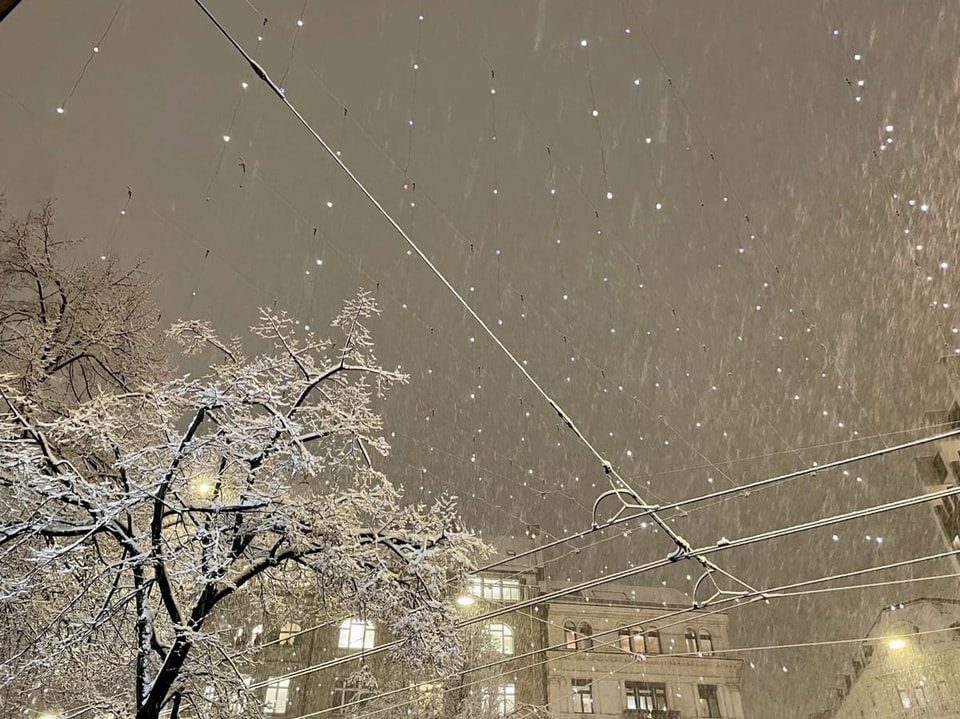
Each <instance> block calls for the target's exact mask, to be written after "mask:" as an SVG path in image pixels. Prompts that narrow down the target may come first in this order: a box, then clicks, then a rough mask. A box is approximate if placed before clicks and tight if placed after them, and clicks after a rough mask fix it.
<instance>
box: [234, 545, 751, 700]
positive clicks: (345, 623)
mask: <svg viewBox="0 0 960 719" xmlns="http://www.w3.org/2000/svg"><path fill="white" fill-rule="evenodd" d="M565 588H566V585H564V584H562V583H555V582H554V583H551V582H544V581H543V577H542V573H541V572H540V570H539V569H538V568H537V566H536V557H535V556H532V557H530V558H529V561H527V562H523V561H519V562H516V563H509V564H505V565H503V566H500V567H497V568H496V569H493V570H488V571H485V572H482V573H480V574H478V575H476V576H474V577H472V578H471V579H470V582H469V584H468V587H467V592H466V593H465V594H464V595H462V596H460V597H458V598H457V606H458V611H460V612H462V614H463V616H464V618H470V617H475V616H480V615H483V614H486V613H488V612H490V611H491V610H500V609H504V608H509V607H510V606H511V605H513V604H515V603H517V602H521V601H524V600H528V599H531V598H536V597H540V596H545V595H546V596H549V593H553V592H555V591H556V590H563V589H565ZM670 615H673V618H671V619H667V618H666V617H668V616H670ZM302 624H303V623H301V622H298V621H291V620H290V619H289V618H288V619H287V620H286V621H284V622H280V623H278V624H276V625H275V626H267V627H262V626H260V625H257V626H255V627H253V628H251V629H244V628H241V627H238V631H239V632H240V634H239V635H238V640H239V641H250V640H251V639H252V638H253V637H252V636H251V633H252V634H253V635H255V636H256V638H255V639H253V640H254V641H257V642H260V643H261V646H262V652H261V656H262V664H261V665H260V666H258V667H257V668H256V672H255V674H256V679H254V680H251V681H252V682H253V686H255V687H257V688H258V693H259V694H260V695H261V696H262V699H263V702H264V704H265V707H266V715H267V716H268V717H271V716H272V717H288V718H295V717H301V716H304V715H310V716H317V717H320V716H378V715H383V716H390V717H394V716H399V715H403V716H407V717H447V716H450V717H452V716H457V715H461V714H464V713H465V711H464V710H465V709H467V710H469V711H467V712H466V713H467V714H469V715H470V716H474V717H491V718H496V717H498V716H515V717H518V718H521V719H522V718H524V717H546V716H551V717H556V718H557V719H574V718H576V719H583V715H596V716H597V717H598V719H599V718H603V717H617V718H618V719H692V718H694V717H726V718H728V719H742V718H743V716H744V715H743V708H742V705H741V699H740V677H741V660H739V659H735V658H732V657H728V656H725V655H724V649H725V648H726V647H727V646H728V638H727V616H726V614H722V613H710V612H705V611H696V610H691V608H690V604H689V599H688V598H687V597H685V596H684V595H683V594H682V593H680V592H678V591H675V590H670V589H666V588H662V587H627V586H606V587H604V588H602V589H596V590H591V591H588V592H580V593H575V594H569V595H565V596H563V597H561V598H559V599H553V600H550V601H544V602H541V603H537V604H534V605H532V606H527V607H525V608H523V609H521V610H519V611H511V612H508V613H505V614H503V615H501V616H498V617H495V618H493V619H491V620H490V621H487V622H477V623H476V625H474V627H473V630H472V631H473V632H474V634H473V635H472V636H471V637H469V638H468V643H470V642H473V648H472V649H471V650H469V651H471V652H472V654H471V662H472V663H473V666H472V667H471V668H469V669H468V670H467V671H466V672H464V673H463V674H462V675H460V676H458V677H457V678H455V679H454V680H449V679H448V680H446V681H444V682H440V681H438V680H436V679H431V678H430V677H428V676H426V675H423V674H417V673H414V672H409V671H406V670H404V669H402V668H400V667H398V666H397V665H395V664H393V663H392V662H391V661H390V659H389V655H388V654H387V653H377V654H372V655H370V656H366V653H367V652H369V651H370V650H372V649H374V648H375V647H378V646H381V645H382V644H384V643H385V642H389V641H390V640H391V638H390V637H389V636H387V635H385V634H384V633H383V631H382V630H381V628H380V627H377V626H374V625H373V624H372V623H367V622H363V621H361V620H359V619H354V618H351V619H342V620H339V621H335V622H331V623H330V624H329V625H327V626H318V627H316V628H313V627H308V626H306V625H305V624H304V625H302ZM308 629H309V630H310V631H305V630H308ZM348 658H352V659H356V660H361V659H362V662H361V661H345V662H343V663H341V664H335V665H333V666H329V664H330V662H331V660H340V659H348ZM361 664H365V665H366V666H367V667H368V670H369V672H370V674H372V675H373V676H376V677H377V680H378V685H377V686H376V688H371V687H369V686H363V685H362V682H361V683H358V681H357V678H356V676H355V675H356V672H357V669H358V667H359V666H360V665H361ZM318 665H327V666H324V667H323V668H320V669H316V667H317V666H318ZM491 665H492V666H491ZM405 689H406V690H405ZM385 693H388V694H385Z"/></svg>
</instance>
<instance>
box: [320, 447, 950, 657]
mask: <svg viewBox="0 0 960 719" xmlns="http://www.w3.org/2000/svg"><path fill="white" fill-rule="evenodd" d="M958 435H960V429H955V430H950V431H948V432H942V433H939V434H936V435H933V436H930V437H923V438H920V439H917V440H911V441H909V442H904V443H901V444H899V445H894V446H886V447H883V448H881V449H878V450H874V451H872V452H867V453H864V454H861V455H857V456H855V457H848V458H845V459H840V460H835V461H833V462H827V463H825V464H823V465H819V466H814V467H810V468H808V469H804V470H798V471H796V472H791V473H788V474H785V475H779V476H778V477H773V478H770V479H765V480H760V481H758V482H755V483H753V484H749V485H744V486H743V487H741V488H740V490H741V491H750V490H752V489H754V488H755V487H758V486H769V485H770V484H772V483H774V482H781V481H788V480H791V479H796V478H798V477H801V476H804V475H806V474H813V473H816V472H819V471H826V470H829V469H835V468H837V467H841V466H843V465H845V464H850V463H854V462H859V461H863V460H865V459H870V458H873V457H878V456H882V455H885V454H889V453H892V452H896V451H902V450H905V449H912V448H914V447H918V446H921V445H923V444H929V443H932V442H937V441H941V440H943V439H948V438H950V437H955V436H958ZM730 493H731V490H720V491H719V492H714V493H711V494H709V495H703V496H701V497H695V498H692V499H689V500H685V501H683V502H678V503H675V504H673V505H667V506H665V507H662V508H661V509H677V508H680V507H683V506H688V505H690V504H694V503H698V502H700V501H706V500H707V499H713V498H717V497H718V495H728V494H730ZM645 516H648V512H647V511H640V512H637V513H635V514H631V515H626V516H618V517H614V518H612V519H610V520H608V521H606V522H604V523H603V524H594V525H592V526H591V527H590V528H588V529H584V530H581V531H579V532H575V533H574V534H571V535H568V536H566V537H562V538H559V539H556V540H554V541H551V542H547V543H545V544H541V545H539V546H537V547H534V548H532V549H528V550H524V551H522V552H518V553H516V554H514V555H510V556H508V557H505V558H503V559H500V560H496V561H494V562H490V563H488V564H485V565H483V566H481V567H478V568H477V569H475V570H474V571H473V572H471V574H473V575H476V574H482V573H483V572H488V571H490V570H492V569H497V568H499V567H502V566H503V565H506V564H510V563H512V562H516V561H517V560H519V559H524V558H526V557H529V556H531V555H534V554H537V553H538V552H543V551H545V550H548V549H553V548H554V547H557V546H561V545H563V544H566V543H568V542H571V541H575V540H577V539H582V538H584V537H587V536H589V535H591V534H594V533H596V532H602V531H603V530H605V529H607V528H609V527H613V526H616V525H619V524H623V523H625V522H629V521H632V520H635V519H641V518H643V517H645ZM797 526H802V525H797ZM636 569H637V567H634V568H631V569H629V570H623V571H626V572H632V571H634V570H636ZM644 571H646V570H644ZM512 607H513V609H515V608H516V607H515V605H512ZM324 626H328V624H320V625H317V626H316V627H311V628H308V629H305V630H302V631H301V633H303V634H305V633H307V632H309V631H312V630H313V629H319V628H321V627H324ZM341 659H343V658H341ZM333 661H335V662H336V663H341V660H333ZM343 661H349V658H347V659H343Z"/></svg>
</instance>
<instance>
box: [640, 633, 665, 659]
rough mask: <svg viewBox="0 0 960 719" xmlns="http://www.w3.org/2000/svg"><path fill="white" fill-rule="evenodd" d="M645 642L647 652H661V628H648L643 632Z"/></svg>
mask: <svg viewBox="0 0 960 719" xmlns="http://www.w3.org/2000/svg"><path fill="white" fill-rule="evenodd" d="M643 643H644V645H645V646H646V649H645V651H646V653H647V654H660V652H661V651H662V650H661V648H660V630H659V629H648V630H647V631H645V632H644V633H643Z"/></svg>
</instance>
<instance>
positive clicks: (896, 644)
mask: <svg viewBox="0 0 960 719" xmlns="http://www.w3.org/2000/svg"><path fill="white" fill-rule="evenodd" d="M887 646H888V647H890V648H891V649H903V648H904V647H905V646H907V642H906V640H904V639H891V640H890V641H889V642H887Z"/></svg>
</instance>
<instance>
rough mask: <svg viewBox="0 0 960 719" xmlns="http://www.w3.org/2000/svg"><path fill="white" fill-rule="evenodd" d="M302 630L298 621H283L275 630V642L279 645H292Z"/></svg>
mask: <svg viewBox="0 0 960 719" xmlns="http://www.w3.org/2000/svg"><path fill="white" fill-rule="evenodd" d="M302 631H303V627H301V626H300V624H299V622H284V623H283V624H281V625H280V630H279V631H278V632H277V644H279V645H280V646H293V645H294V644H296V643H297V637H298V636H299V634H300V633H301V632H302Z"/></svg>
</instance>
